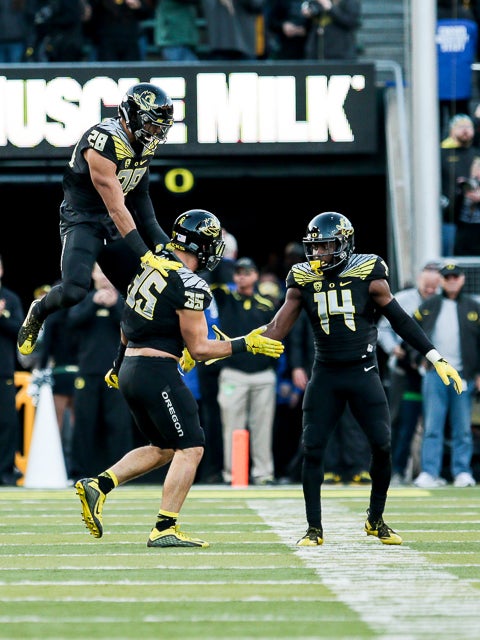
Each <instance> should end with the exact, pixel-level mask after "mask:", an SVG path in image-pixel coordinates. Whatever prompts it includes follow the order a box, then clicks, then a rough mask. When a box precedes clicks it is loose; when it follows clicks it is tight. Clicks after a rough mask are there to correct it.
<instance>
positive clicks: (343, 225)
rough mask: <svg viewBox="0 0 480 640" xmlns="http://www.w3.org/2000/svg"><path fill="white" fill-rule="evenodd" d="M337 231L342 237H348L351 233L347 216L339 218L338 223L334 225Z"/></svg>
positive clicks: (351, 228)
mask: <svg viewBox="0 0 480 640" xmlns="http://www.w3.org/2000/svg"><path fill="white" fill-rule="evenodd" d="M335 226H336V228H337V230H338V232H339V233H340V234H341V235H342V236H343V237H344V238H349V237H350V236H351V235H353V227H352V225H351V224H350V222H349V221H348V220H347V218H340V224H337V225H335Z"/></svg>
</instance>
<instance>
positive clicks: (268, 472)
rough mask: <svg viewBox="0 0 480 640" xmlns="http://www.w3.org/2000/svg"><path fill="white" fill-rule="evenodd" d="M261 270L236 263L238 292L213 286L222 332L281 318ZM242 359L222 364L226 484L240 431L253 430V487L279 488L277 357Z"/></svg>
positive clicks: (237, 357) (220, 392)
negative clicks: (262, 288) (260, 288)
mask: <svg viewBox="0 0 480 640" xmlns="http://www.w3.org/2000/svg"><path fill="white" fill-rule="evenodd" d="M258 277H259V274H258V269H257V267H256V265H255V263H254V262H253V260H252V259H251V258H246V257H244V258H240V259H239V260H237V261H236V262H235V272H234V275H233V280H234V284H235V289H234V290H233V291H232V290H231V289H230V288H229V287H228V286H226V285H216V284H213V285H212V287H211V289H212V293H213V296H214V298H215V302H216V303H217V307H218V314H219V320H220V327H221V330H222V332H224V333H225V334H226V335H229V336H233V335H238V334H239V332H240V334H242V335H243V333H248V332H249V331H251V330H252V329H253V328H254V327H258V326H259V325H265V324H267V322H269V321H270V320H271V319H272V318H273V316H274V313H275V305H274V304H273V302H272V301H271V300H269V299H267V298H265V297H263V296H260V295H259V294H258V292H257V291H256V284H257V281H258ZM244 355H245V354H237V355H235V356H233V357H232V358H230V359H229V360H228V361H227V363H226V364H223V362H222V365H223V366H222V368H221V371H220V376H219V381H218V387H219V390H218V403H219V405H220V412H221V418H222V426H223V480H224V481H225V482H227V483H230V482H231V481H232V435H233V431H234V430H235V429H247V428H248V430H249V431H250V444H251V446H250V450H251V460H252V468H251V473H250V475H251V479H252V483H253V484H273V483H274V465H273V451H272V432H273V421H274V417H275V403H276V384H277V375H276V369H275V365H274V364H272V360H271V358H269V357H268V356H262V355H259V356H257V357H256V358H250V357H248V356H247V357H246V358H245V357H244Z"/></svg>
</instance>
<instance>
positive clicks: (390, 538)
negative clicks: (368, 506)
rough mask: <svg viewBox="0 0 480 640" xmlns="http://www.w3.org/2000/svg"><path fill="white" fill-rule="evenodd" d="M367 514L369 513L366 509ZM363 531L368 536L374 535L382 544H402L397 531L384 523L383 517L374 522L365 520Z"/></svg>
mask: <svg viewBox="0 0 480 640" xmlns="http://www.w3.org/2000/svg"><path fill="white" fill-rule="evenodd" d="M367 515H369V513H368V511H367ZM365 531H366V532H367V535H368V536H375V537H376V538H378V539H379V540H380V542H383V544H402V542H403V540H402V538H401V537H400V536H399V535H398V533H396V532H395V531H394V530H393V529H391V528H390V527H389V526H388V525H387V524H385V522H384V521H383V518H380V519H379V520H377V521H376V522H370V520H368V519H367V521H366V522H365Z"/></svg>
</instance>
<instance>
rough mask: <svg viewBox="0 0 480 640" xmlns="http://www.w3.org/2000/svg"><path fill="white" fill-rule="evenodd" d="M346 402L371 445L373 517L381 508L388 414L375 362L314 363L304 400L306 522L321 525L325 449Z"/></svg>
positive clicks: (384, 491) (385, 486) (387, 463)
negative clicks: (321, 494) (321, 493)
mask: <svg viewBox="0 0 480 640" xmlns="http://www.w3.org/2000/svg"><path fill="white" fill-rule="evenodd" d="M347 402H348V404H349V406H350V410H351V412H352V414H353V416H354V417H355V418H356V420H357V422H358V423H359V425H360V427H361V428H362V430H363V432H364V433H365V435H366V437H367V440H368V442H369V445H370V449H371V454H372V455H371V461H370V469H369V471H370V476H371V478H372V486H371V494H370V514H371V516H372V520H373V519H376V518H378V517H380V516H381V515H382V513H383V510H384V508H385V502H386V497H387V491H388V487H389V484H390V476H391V441H390V413H389V409H388V402H387V397H386V395H385V390H384V388H383V385H382V382H381V379H380V376H379V372H378V366H377V365H376V363H375V360H369V361H367V362H359V363H354V364H352V363H343V364H335V365H330V364H328V365H327V364H323V363H320V364H315V365H314V367H313V369H312V377H311V379H310V381H309V383H308V386H307V389H306V391H305V397H304V400H303V434H302V439H303V453H304V461H303V468H302V484H303V494H304V498H305V509H306V515H307V522H308V524H309V526H313V527H320V526H321V522H322V514H321V496H320V492H321V485H322V482H323V474H324V458H325V450H326V447H327V443H328V441H329V439H330V436H331V434H332V432H333V430H334V428H335V426H336V424H337V422H338V421H339V420H340V417H341V416H342V414H343V412H344V410H345V406H346V404H347Z"/></svg>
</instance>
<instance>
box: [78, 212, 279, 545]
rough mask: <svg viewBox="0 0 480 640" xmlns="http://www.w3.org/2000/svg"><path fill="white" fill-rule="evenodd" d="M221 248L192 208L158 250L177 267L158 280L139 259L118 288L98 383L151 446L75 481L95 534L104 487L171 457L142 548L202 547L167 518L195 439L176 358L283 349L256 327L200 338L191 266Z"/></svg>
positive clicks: (198, 451) (189, 471)
mask: <svg viewBox="0 0 480 640" xmlns="http://www.w3.org/2000/svg"><path fill="white" fill-rule="evenodd" d="M224 247H225V243H224V241H223V239H222V232H221V227H220V222H219V221H218V218H216V216H214V215H213V214H212V213H209V212H208V211H204V210H202V209H193V210H191V211H187V212H185V213H183V214H181V215H180V216H179V217H178V218H177V220H176V221H175V223H174V226H173V233H172V239H171V241H170V242H169V243H168V244H167V249H168V250H169V251H165V250H164V251H162V252H161V253H160V256H161V257H162V259H164V260H171V261H174V262H176V263H177V264H178V266H179V269H178V270H172V271H167V273H169V274H170V275H169V277H168V278H165V277H164V276H163V275H162V274H161V273H160V272H159V271H158V270H157V269H155V268H154V267H152V266H150V265H148V264H142V265H141V266H140V268H139V269H138V270H137V273H136V275H135V277H134V279H133V280H132V283H131V284H130V286H129V288H128V295H127V300H126V305H125V309H124V313H123V318H122V322H121V328H122V334H123V338H122V346H121V348H120V352H119V356H118V358H117V359H116V362H115V365H114V370H113V371H110V372H109V373H108V374H107V381H108V382H109V383H110V386H118V387H119V388H120V390H121V391H122V393H123V395H124V396H125V398H126V400H127V403H128V405H129V407H130V410H131V412H132V414H133V417H134V419H135V422H136V424H137V426H138V428H139V429H140V431H141V432H142V433H143V434H144V436H145V437H146V438H147V440H148V441H149V442H150V443H151V444H150V445H148V446H145V447H139V448H137V449H134V450H132V451H130V452H129V453H127V454H126V455H125V456H124V457H123V458H122V459H121V460H120V461H118V462H117V463H116V464H114V465H113V467H111V468H110V469H108V470H107V471H104V472H103V473H101V474H100V475H99V476H98V477H95V478H84V479H82V480H79V481H78V482H77V483H76V484H75V487H76V489H77V493H78V495H79V497H80V501H81V503H82V512H83V519H84V521H85V524H86V525H87V528H88V529H89V530H90V532H91V534H92V535H93V536H95V537H96V538H100V537H101V536H102V533H103V525H102V508H103V503H104V501H105V497H106V495H107V493H109V492H110V491H111V490H112V489H113V488H114V487H116V486H117V485H118V484H123V483H125V482H128V481H129V480H132V479H134V478H137V477H139V476H141V475H144V474H145V473H147V472H149V471H152V470H153V469H157V468H159V467H161V466H162V465H164V464H166V463H168V462H171V464H170V468H169V470H168V472H167V475H166V477H165V482H164V484H163V494H162V501H161V506H160V511H159V514H158V518H157V522H156V524H155V526H154V527H153V529H152V531H151V533H150V536H149V538H148V542H147V546H149V547H171V546H175V547H208V543H207V542H204V541H203V540H199V539H198V538H192V537H190V536H188V535H187V534H185V533H183V532H182V531H180V529H179V528H178V525H177V518H178V515H179V512H180V509H181V507H182V505H183V503H184V501H185V498H186V496H187V494H188V491H189V490H190V487H191V485H192V483H193V481H194V478H195V473H196V470H197V467H198V465H199V463H200V460H201V458H202V455H203V449H204V444H205V436H204V432H203V429H202V427H201V426H200V421H199V414H198V406H197V403H196V401H195V399H194V397H193V394H192V392H191V391H190V389H189V388H188V387H187V386H186V384H185V383H184V381H183V379H182V376H181V375H180V372H179V370H178V363H179V362H180V365H181V367H182V368H183V370H185V371H189V370H190V369H191V368H192V367H193V366H194V363H195V361H196V360H201V361H207V360H210V359H221V358H226V357H228V356H231V355H233V354H235V353H242V352H244V351H249V352H251V353H254V354H263V355H268V356H271V357H273V358H279V357H280V355H281V353H282V352H283V345H282V343H281V342H278V341H276V340H271V339H268V338H264V337H263V336H262V335H261V334H262V333H263V331H264V330H265V326H263V327H258V328H257V329H254V330H253V331H251V332H250V333H249V334H248V335H246V336H243V337H241V338H234V339H232V340H230V339H228V340H222V341H220V340H209V339H208V327H207V321H206V319H205V314H204V310H205V309H206V308H207V307H208V306H209V304H210V302H211V300H212V294H211V291H210V288H209V286H208V284H207V283H206V281H205V280H204V279H203V278H202V277H200V276H199V275H198V274H197V273H196V271H197V270H200V269H208V270H212V269H214V268H215V266H216V265H217V264H218V262H219V261H220V259H221V257H222V254H223V251H224ZM186 349H188V351H186ZM182 354H183V355H182ZM190 354H191V355H190ZM117 382H118V384H117Z"/></svg>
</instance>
